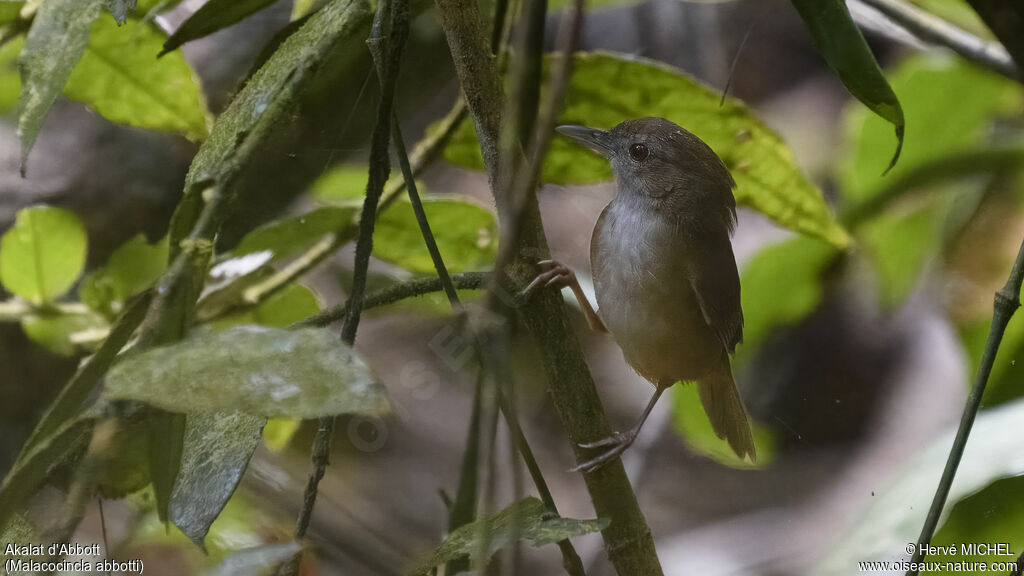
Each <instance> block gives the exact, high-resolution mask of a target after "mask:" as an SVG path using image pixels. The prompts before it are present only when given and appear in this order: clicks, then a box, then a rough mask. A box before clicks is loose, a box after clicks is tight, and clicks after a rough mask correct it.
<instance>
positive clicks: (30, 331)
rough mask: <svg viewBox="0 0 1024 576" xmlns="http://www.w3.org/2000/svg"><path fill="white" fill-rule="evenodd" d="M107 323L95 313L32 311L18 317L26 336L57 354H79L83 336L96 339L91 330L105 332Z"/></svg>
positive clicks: (87, 339)
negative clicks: (35, 312)
mask: <svg viewBox="0 0 1024 576" xmlns="http://www.w3.org/2000/svg"><path fill="white" fill-rule="evenodd" d="M109 327H110V325H109V324H108V323H107V321H106V320H104V319H103V318H102V317H101V316H97V315H95V314H59V315H36V314H32V315H29V316H26V317H24V318H22V320H21V329H22V330H24V331H25V335H26V336H28V337H29V339H30V340H32V341H33V342H35V343H36V344H39V345H41V346H44V347H46V348H47V349H49V350H50V351H51V352H53V353H54V354H59V355H61V356H75V355H77V354H81V353H82V352H83V351H84V350H83V347H82V344H83V340H85V341H86V342H96V341H97V340H98V338H97V337H95V336H94V334H95V333H97V331H102V332H103V333H105V332H106V330H107V329H108V328H109Z"/></svg>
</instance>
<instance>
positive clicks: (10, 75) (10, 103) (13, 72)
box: [0, 4, 25, 114]
mask: <svg viewBox="0 0 1024 576" xmlns="http://www.w3.org/2000/svg"><path fill="white" fill-rule="evenodd" d="M0 5H2V4H0ZM24 46H25V40H24V39H23V38H21V37H20V36H19V37H17V38H12V39H11V40H10V41H8V42H6V43H4V44H3V45H2V46H0V114H6V113H7V112H9V111H10V110H12V109H13V108H14V106H15V105H16V104H17V103H18V95H19V94H20V93H21V78H20V77H19V76H18V54H20V53H21V49H22V48H24Z"/></svg>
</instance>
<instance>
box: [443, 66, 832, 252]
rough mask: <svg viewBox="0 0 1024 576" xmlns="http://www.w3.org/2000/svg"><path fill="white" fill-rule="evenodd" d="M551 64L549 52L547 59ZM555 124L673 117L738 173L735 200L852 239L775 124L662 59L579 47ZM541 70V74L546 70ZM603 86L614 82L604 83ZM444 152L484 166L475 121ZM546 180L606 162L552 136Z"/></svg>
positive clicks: (606, 170) (574, 175)
mask: <svg viewBox="0 0 1024 576" xmlns="http://www.w3.org/2000/svg"><path fill="white" fill-rule="evenodd" d="M545 64H546V66H550V58H548V59H546V60H545ZM574 64H575V65H574V72H573V76H572V80H571V82H570V86H569V90H568V93H567V96H566V102H565V106H564V107H563V109H562V112H561V114H560V116H559V119H558V123H559V124H583V125H586V126H591V127H593V128H601V129H608V128H611V127H613V126H615V125H616V124H618V123H619V122H622V121H623V120H627V119H629V118H634V117H638V116H662V117H664V118H668V119H669V120H673V121H675V122H677V123H678V124H680V125H682V126H684V127H685V128H686V129H687V130H689V131H691V132H693V133H694V134H696V135H697V136H698V137H700V138H701V139H702V140H704V142H706V143H707V144H708V145H709V146H711V148H712V149H713V150H714V151H715V152H716V153H717V154H718V156H719V157H721V159H722V161H723V162H724V163H725V165H726V166H727V167H728V168H729V170H730V172H732V175H733V178H734V179H735V180H736V190H735V195H736V201H737V202H738V203H739V204H741V205H746V206H749V207H751V208H753V209H754V210H757V211H758V212H761V213H762V214H764V215H766V216H768V217H769V218H772V219H773V220H775V221H776V222H778V223H779V224H781V225H783V226H786V227H788V228H791V229H793V230H796V231H798V232H802V233H805V234H809V235H812V236H817V237H819V238H822V239H824V240H826V241H828V242H831V243H832V244H835V245H836V246H838V247H844V246H846V244H847V243H848V242H849V238H848V237H847V234H846V231H844V230H843V228H842V227H841V226H840V225H839V224H838V223H836V221H835V220H834V219H833V218H832V215H831V214H830V212H829V208H828V206H826V204H825V200H824V199H823V198H822V195H821V191H820V190H818V188H817V187H816V186H814V184H812V183H811V182H810V181H809V180H808V179H807V177H806V176H804V174H803V173H802V172H801V171H800V169H799V168H798V167H797V166H796V164H795V162H794V159H793V153H792V152H791V151H790V150H789V148H788V147H787V146H786V144H785V142H783V141H782V139H781V138H780V137H779V136H778V134H776V133H775V132H774V131H773V130H771V129H770V128H768V127H767V126H765V125H764V124H763V123H762V122H761V121H760V120H758V119H757V117H756V116H755V115H754V114H753V113H751V112H750V110H748V109H747V107H746V106H745V105H744V104H743V103H741V102H740V101H738V100H735V99H732V98H726V99H725V102H724V103H722V102H721V95H720V94H717V93H715V92H714V91H713V90H711V89H710V88H708V87H706V86H704V85H702V84H700V83H699V82H697V81H696V80H694V79H693V78H691V77H690V76H688V75H686V74H685V73H683V72H682V71H680V70H677V69H675V68H672V67H670V66H667V65H665V64H662V63H659V62H655V61H653V60H646V59H642V58H636V57H630V56H626V55H621V54H619V55H616V54H610V53H579V54H576V56H575V63H574ZM545 77H546V75H545ZM608 86H615V87H616V89H615V90H609V89H608V88H607V87H608ZM445 159H446V160H448V161H449V162H452V163H455V164H458V165H460V166H465V167H468V168H475V169H482V168H483V158H482V156H481V154H480V147H479V145H478V144H477V142H476V135H475V132H474V131H473V126H472V125H471V124H469V123H466V124H463V125H462V126H461V128H460V129H459V131H458V132H456V134H455V136H454V137H453V138H452V141H451V143H450V144H449V145H448V147H447V148H446V149H445ZM543 178H544V181H546V182H551V183H556V184H588V183H595V182H602V181H606V180H610V179H611V168H610V167H609V166H608V162H607V161H606V160H605V159H604V158H602V157H600V156H598V155H596V154H594V153H592V152H590V151H588V150H586V149H585V148H583V147H581V146H579V145H577V144H574V143H571V142H570V141H569V140H568V139H565V138H556V139H555V140H554V141H553V142H552V143H551V153H550V154H549V155H548V157H547V159H546V161H545V163H544V170H543Z"/></svg>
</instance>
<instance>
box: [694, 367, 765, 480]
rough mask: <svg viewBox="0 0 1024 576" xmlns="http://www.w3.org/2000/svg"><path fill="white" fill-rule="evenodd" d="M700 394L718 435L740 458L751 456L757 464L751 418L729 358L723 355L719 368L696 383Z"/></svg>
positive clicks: (751, 459)
mask: <svg viewBox="0 0 1024 576" xmlns="http://www.w3.org/2000/svg"><path fill="white" fill-rule="evenodd" d="M697 391H698V392H699V393H700V402H701V404H703V405H704V411H705V412H707V415H708V420H710V421H711V427H712V428H713V429H714V431H715V435H717V436H718V437H719V438H722V439H724V440H726V441H728V442H729V447H730V448H732V451H733V452H735V453H736V455H737V456H739V457H740V458H743V457H745V456H747V455H749V456H750V461H751V462H753V461H756V460H757V453H756V452H755V451H754V438H753V436H751V433H750V419H749V418H748V417H747V411H746V409H744V408H743V401H742V400H740V393H739V390H737V389H736V381H735V380H733V377H732V368H730V367H729V357H728V356H726V355H724V354H723V355H722V361H721V362H720V363H719V364H718V366H717V367H715V369H714V370H712V371H711V373H710V374H708V375H707V376H705V377H704V378H702V379H701V380H699V381H698V382H697Z"/></svg>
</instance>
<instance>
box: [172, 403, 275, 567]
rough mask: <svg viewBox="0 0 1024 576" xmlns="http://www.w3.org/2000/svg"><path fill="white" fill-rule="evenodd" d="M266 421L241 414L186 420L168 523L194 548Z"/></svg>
mask: <svg viewBox="0 0 1024 576" xmlns="http://www.w3.org/2000/svg"><path fill="white" fill-rule="evenodd" d="M264 424H266V419H265V418H263V417H260V416H251V415H249V414H244V413H241V412H231V413H223V412H214V413H209V414H198V415H194V416H188V417H187V418H186V425H185V449H184V452H183V453H182V456H181V470H180V471H179V472H178V479H177V481H176V482H175V484H174V491H173V492H172V493H171V503H170V519H171V522H173V523H174V525H175V526H177V527H178V528H180V529H181V531H182V532H183V533H184V534H185V535H186V536H188V537H189V538H190V539H191V540H192V541H193V542H195V543H196V545H197V546H199V547H201V548H202V547H204V541H205V540H206V534H207V532H209V531H210V526H211V525H212V524H213V521H214V520H216V519H217V517H218V516H219V515H220V513H221V510H223V509H224V506H225V505H226V504H227V502H228V499H230V498H231V495H232V494H233V493H234V492H235V488H237V487H238V483H239V482H240V481H241V479H242V475H243V474H244V473H245V469H246V468H247V467H248V466H249V460H250V459H251V458H252V454H253V452H254V451H255V450H256V447H257V446H259V445H260V441H261V439H262V431H263V425H264Z"/></svg>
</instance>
